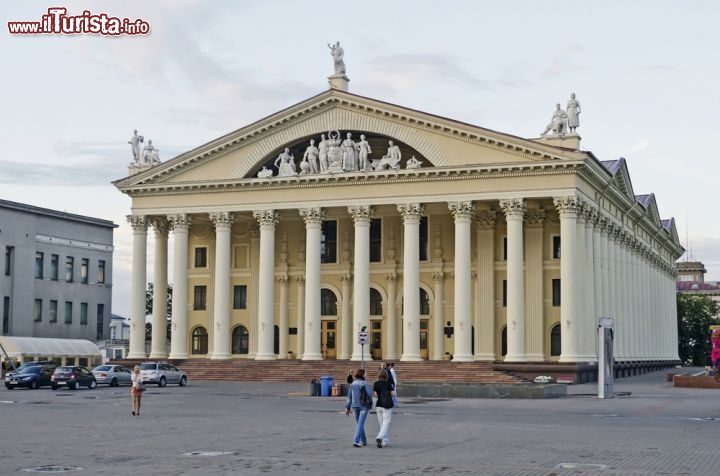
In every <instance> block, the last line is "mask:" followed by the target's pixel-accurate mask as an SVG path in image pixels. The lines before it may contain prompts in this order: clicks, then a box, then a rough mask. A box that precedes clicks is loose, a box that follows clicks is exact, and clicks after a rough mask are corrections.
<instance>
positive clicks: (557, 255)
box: [552, 236, 560, 259]
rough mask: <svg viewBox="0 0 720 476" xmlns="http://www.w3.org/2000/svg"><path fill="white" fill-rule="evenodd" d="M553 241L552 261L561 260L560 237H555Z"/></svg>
mask: <svg viewBox="0 0 720 476" xmlns="http://www.w3.org/2000/svg"><path fill="white" fill-rule="evenodd" d="M552 239H553V240H552V243H553V244H552V247H553V249H552V259H560V237H559V236H553V237H552Z"/></svg>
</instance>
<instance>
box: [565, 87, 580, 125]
mask: <svg viewBox="0 0 720 476" xmlns="http://www.w3.org/2000/svg"><path fill="white" fill-rule="evenodd" d="M567 116H568V128H569V129H570V132H571V133H574V132H575V129H577V128H578V126H579V125H580V101H578V100H577V99H575V93H572V94H570V100H569V101H568V103H567Z"/></svg>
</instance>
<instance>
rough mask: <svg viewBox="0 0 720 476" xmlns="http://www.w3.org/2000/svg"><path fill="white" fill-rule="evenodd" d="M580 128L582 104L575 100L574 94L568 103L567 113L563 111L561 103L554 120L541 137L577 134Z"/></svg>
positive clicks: (556, 108)
mask: <svg viewBox="0 0 720 476" xmlns="http://www.w3.org/2000/svg"><path fill="white" fill-rule="evenodd" d="M579 126H580V102H579V101H578V100H577V99H576V98H575V93H572V94H571V95H570V99H569V100H568V103H567V111H563V109H562V107H561V106H560V103H558V104H556V105H555V112H554V113H553V116H552V119H551V120H550V123H549V124H548V125H547V126H546V127H545V130H544V131H543V132H542V134H541V135H542V136H546V135H547V134H548V133H550V132H551V133H552V134H553V135H563V134H568V133H570V134H575V129H577V128H578V127H579Z"/></svg>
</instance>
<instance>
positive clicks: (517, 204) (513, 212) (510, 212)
mask: <svg viewBox="0 0 720 476" xmlns="http://www.w3.org/2000/svg"><path fill="white" fill-rule="evenodd" d="M500 208H502V211H503V212H505V217H506V218H515V219H521V220H522V217H523V215H524V214H525V210H526V209H527V203H526V202H525V200H524V199H522V198H512V199H509V200H500Z"/></svg>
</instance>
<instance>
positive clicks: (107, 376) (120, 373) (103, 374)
mask: <svg viewBox="0 0 720 476" xmlns="http://www.w3.org/2000/svg"><path fill="white" fill-rule="evenodd" d="M92 373H93V375H95V380H97V383H98V385H101V384H107V385H110V386H111V387H119V386H120V385H131V384H132V381H131V380H130V375H132V371H131V370H130V369H129V368H127V367H124V366H122V365H110V364H108V365H98V366H97V367H95V368H94V369H92Z"/></svg>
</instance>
